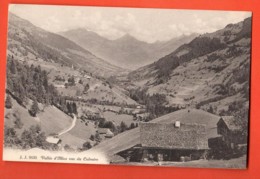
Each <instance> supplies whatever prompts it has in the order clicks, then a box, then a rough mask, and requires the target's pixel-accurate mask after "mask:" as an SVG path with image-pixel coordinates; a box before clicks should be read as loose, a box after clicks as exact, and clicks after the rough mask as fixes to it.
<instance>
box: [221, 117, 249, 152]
mask: <svg viewBox="0 0 260 179" xmlns="http://www.w3.org/2000/svg"><path fill="white" fill-rule="evenodd" d="M217 131H218V134H219V135H221V140H222V142H223V144H224V145H225V146H226V147H228V148H230V149H234V148H236V146H237V145H238V144H244V143H247V139H246V137H243V136H241V126H240V125H239V124H238V122H237V120H236V119H235V117H234V116H222V117H221V118H220V119H219V121H218V123H217Z"/></svg>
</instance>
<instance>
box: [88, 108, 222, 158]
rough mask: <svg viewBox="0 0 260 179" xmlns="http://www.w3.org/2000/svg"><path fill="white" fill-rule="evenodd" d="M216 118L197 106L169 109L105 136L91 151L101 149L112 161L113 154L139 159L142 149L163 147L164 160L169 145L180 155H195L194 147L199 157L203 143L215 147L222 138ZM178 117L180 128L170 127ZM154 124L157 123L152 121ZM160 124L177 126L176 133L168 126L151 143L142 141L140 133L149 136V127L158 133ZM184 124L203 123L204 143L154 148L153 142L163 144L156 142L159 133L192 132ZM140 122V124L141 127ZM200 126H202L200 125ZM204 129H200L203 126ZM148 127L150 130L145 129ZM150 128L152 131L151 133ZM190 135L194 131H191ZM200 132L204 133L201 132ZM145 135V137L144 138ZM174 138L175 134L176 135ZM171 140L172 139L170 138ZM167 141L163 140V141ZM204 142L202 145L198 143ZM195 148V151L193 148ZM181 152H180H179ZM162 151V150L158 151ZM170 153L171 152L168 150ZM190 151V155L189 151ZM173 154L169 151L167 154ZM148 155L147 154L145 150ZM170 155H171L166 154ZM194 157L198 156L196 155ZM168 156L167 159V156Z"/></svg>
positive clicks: (210, 147) (185, 133)
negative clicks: (121, 130)
mask: <svg viewBox="0 0 260 179" xmlns="http://www.w3.org/2000/svg"><path fill="white" fill-rule="evenodd" d="M220 120H221V117H220V116H217V115H214V114H211V113H208V112H206V111H203V110H200V109H183V110H179V111H175V112H173V113H169V114H167V115H164V116H161V117H159V118H156V119H154V120H152V121H150V122H149V123H140V125H139V127H137V128H135V129H131V130H128V131H125V132H123V133H120V134H118V135H116V136H114V137H113V138H111V139H109V140H104V141H102V142H101V143H100V144H99V145H97V146H95V147H93V148H92V149H90V150H92V151H97V150H98V151H101V152H102V153H104V154H105V155H106V156H107V157H108V158H109V159H110V161H111V162H112V163H113V162H114V161H113V157H114V156H115V155H119V156H121V157H123V158H125V159H127V160H129V161H136V162H140V161H141V160H144V159H146V158H147V157H146V156H143V153H144V151H145V150H146V151H147V152H148V153H149V152H152V151H153V150H154V151H155V150H156V152H161V151H166V152H165V154H163V155H164V158H165V159H164V160H168V159H167V156H168V155H170V154H168V152H167V151H169V149H170V150H171V151H174V150H175V151H178V152H177V153H179V154H178V155H180V156H191V157H192V156H193V157H192V159H196V157H194V156H195V155H194V154H195V153H197V151H200V150H201V153H200V152H198V153H200V155H199V157H203V152H202V151H206V150H207V149H206V147H205V146H206V145H208V146H207V148H209V149H210V150H212V149H214V148H216V150H217V151H218V147H219V146H220V145H222V144H223V142H222V138H223V136H222V134H221V133H219V132H218V130H219V129H218V128H219V127H221V126H220V125H219V126H218V125H217V124H220ZM177 121H179V122H180V128H179V129H178V128H176V127H174V125H175V123H176V122H177ZM154 123H156V124H158V126H157V125H156V124H154ZM142 125H150V128H149V127H148V129H149V130H148V129H147V130H145V131H144V130H143V129H144V126H142ZM152 125H155V126H156V127H152ZM160 125H163V126H164V125H166V126H168V127H169V128H171V129H172V130H171V131H173V130H179V131H178V132H177V133H176V134H169V133H170V130H169V131H168V132H162V134H161V135H160V138H158V140H156V141H155V142H153V143H146V141H145V140H146V138H144V136H147V138H148V139H150V138H152V129H153V130H154V131H156V135H158V134H159V133H158V131H160V130H159V129H160ZM186 125H191V126H196V125H197V126H205V133H206V134H205V135H206V139H207V140H206V141H204V140H203V139H202V138H199V136H198V139H201V140H202V141H204V142H205V143H204V144H196V143H195V144H194V146H196V147H197V148H194V149H193V148H192V147H190V146H189V145H188V144H189V143H185V142H184V143H183V145H184V144H185V148H186V149H185V148H178V147H177V146H176V147H175V148H174V146H171V145H170V144H169V143H168V147H171V148H168V147H167V146H164V148H165V150H164V148H158V147H156V146H158V145H155V144H157V143H158V144H159V145H161V146H163V145H162V144H161V143H159V140H161V138H162V137H164V136H165V137H167V136H168V135H169V136H171V135H176V136H175V137H178V135H179V138H180V136H182V135H181V133H182V134H184V135H183V137H185V136H187V138H188V137H189V136H190V135H192V134H193V132H194V131H192V130H191V129H190V130H187V131H186V130H185V127H186ZM141 126H142V127H141ZM202 128H204V127H202ZM200 130H202V129H199V130H196V131H197V132H202V131H200ZM203 130H204V129H203ZM149 131H150V133H148V132H149ZM154 131H153V133H155V132H154ZM193 135H194V134H193ZM203 136H204V134H203ZM144 139H145V140H144ZM177 139H178V138H177ZM162 140H164V142H166V141H167V139H162ZM189 140H190V138H189V139H187V140H185V141H189ZM172 141H173V140H172ZM147 142H148V141H147ZM166 144H167V143H166ZM176 145H177V144H176ZM202 146H204V147H202ZM194 151H195V152H194ZM182 152H183V153H182ZM162 153H164V152H162ZM172 153H173V152H172ZM190 154H191V155H190ZM171 155H173V154H171ZM147 156H148V158H149V155H148V154H147ZM150 156H151V157H154V160H156V158H158V155H157V157H156V155H154V154H153V155H150ZM170 158H171V157H170ZM197 158H198V157H197ZM169 160H170V159H169ZM171 160H180V158H179V157H178V156H177V157H175V158H174V157H172V159H171Z"/></svg>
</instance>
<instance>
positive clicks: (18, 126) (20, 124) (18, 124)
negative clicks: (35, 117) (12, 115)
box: [14, 117, 23, 129]
mask: <svg viewBox="0 0 260 179" xmlns="http://www.w3.org/2000/svg"><path fill="white" fill-rule="evenodd" d="M14 127H15V128H18V129H21V128H22V127H23V123H22V121H21V119H20V118H19V117H17V118H16V119H15V121H14Z"/></svg>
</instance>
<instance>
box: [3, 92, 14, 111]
mask: <svg viewBox="0 0 260 179" xmlns="http://www.w3.org/2000/svg"><path fill="white" fill-rule="evenodd" d="M12 106H13V104H12V100H11V97H10V96H9V95H8V96H7V97H6V100H5V107H6V108H8V109H10V108H12Z"/></svg>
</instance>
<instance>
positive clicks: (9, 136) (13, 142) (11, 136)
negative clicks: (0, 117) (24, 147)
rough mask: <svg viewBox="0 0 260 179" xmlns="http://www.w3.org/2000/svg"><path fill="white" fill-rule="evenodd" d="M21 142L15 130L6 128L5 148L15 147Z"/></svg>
mask: <svg viewBox="0 0 260 179" xmlns="http://www.w3.org/2000/svg"><path fill="white" fill-rule="evenodd" d="M20 142H21V141H20V140H19V138H18V136H17V134H16V131H15V129H14V128H9V127H7V126H5V127H4V146H6V147H13V146H17V145H19V144H20Z"/></svg>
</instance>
